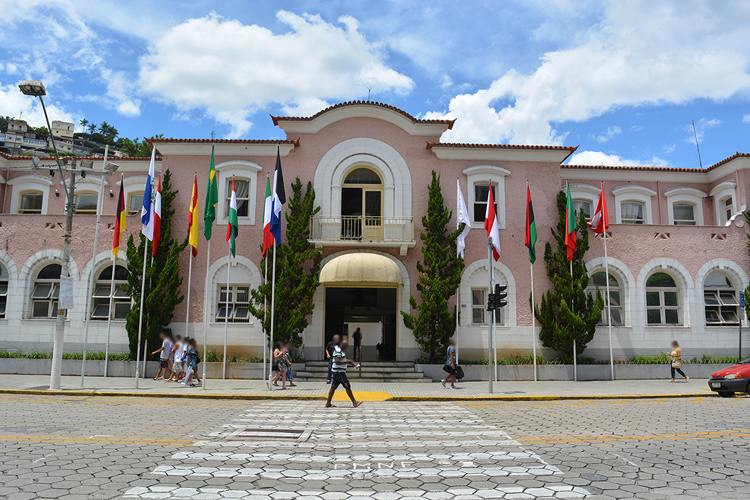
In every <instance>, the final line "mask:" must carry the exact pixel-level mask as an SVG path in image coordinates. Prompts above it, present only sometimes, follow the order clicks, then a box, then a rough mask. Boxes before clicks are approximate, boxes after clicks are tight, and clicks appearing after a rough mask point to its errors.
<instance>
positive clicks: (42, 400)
mask: <svg viewBox="0 0 750 500" xmlns="http://www.w3.org/2000/svg"><path fill="white" fill-rule="evenodd" d="M63 397H74V398H80V397H81V396H63ZM0 402H12V403H28V402H34V403H76V404H86V405H128V406H130V405H133V404H135V405H143V406H165V405H174V400H171V399H164V400H163V401H153V398H150V400H148V401H140V400H138V399H135V398H128V399H127V400H125V399H122V398H121V399H119V400H112V401H107V400H104V399H102V400H91V401H88V400H84V399H56V398H54V397H50V396H45V397H44V398H40V399H20V398H0ZM247 404H248V401H240V402H236V401H225V402H221V403H203V402H195V403H191V406H232V405H247Z"/></svg>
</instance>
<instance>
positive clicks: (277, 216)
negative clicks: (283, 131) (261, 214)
mask: <svg viewBox="0 0 750 500" xmlns="http://www.w3.org/2000/svg"><path fill="white" fill-rule="evenodd" d="M284 203H286V192H285V191H284V176H283V175H282V174H281V156H280V155H279V148H278V147H277V148H276V170H275V171H274V173H273V200H272V202H271V234H272V235H273V239H274V240H276V244H281V206H282V205H283V204H284Z"/></svg>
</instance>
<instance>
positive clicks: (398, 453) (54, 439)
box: [0, 394, 750, 500]
mask: <svg viewBox="0 0 750 500" xmlns="http://www.w3.org/2000/svg"><path fill="white" fill-rule="evenodd" d="M336 404H337V407H336V408H332V409H325V408H323V406H322V402H320V401H299V400H289V401H281V400H266V401H233V400H208V399H175V398H138V397H108V396H96V397H80V396H65V395H14V394H2V395H0V456H1V457H2V460H1V462H2V464H1V465H0V497H2V498H9V499H11V500H20V499H32V498H65V499H84V498H131V499H147V498H164V499H194V500H198V499H203V500H210V499H217V500H218V499H225V498H235V499H287V498H288V499H299V500H303V499H304V500H307V499H309V500H315V499H325V500H347V499H352V498H374V499H377V500H398V499H402V498H428V499H432V500H443V499H446V500H447V499H489V498H508V499H530V498H587V499H598V498H601V499H606V498H652V499H657V498H750V467H749V466H748V459H747V457H748V456H749V454H750V418H748V414H749V413H750V412H749V410H750V398H748V397H742V398H739V397H738V398H732V399H721V398H716V397H690V398H664V399H658V398H655V399H642V400H639V399H623V400H575V401H515V402H504V401H465V402H458V401H437V402H394V401H386V402H367V403H365V404H364V405H363V406H362V407H360V408H357V409H354V408H351V406H350V404H348V403H347V402H344V401H337V402H336Z"/></svg>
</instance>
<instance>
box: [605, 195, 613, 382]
mask: <svg viewBox="0 0 750 500" xmlns="http://www.w3.org/2000/svg"><path fill="white" fill-rule="evenodd" d="M603 189H604V186H603V185H602V190H603ZM602 224H603V226H604V231H603V232H604V272H605V273H607V330H608V333H609V371H610V375H611V376H612V380H614V379H615V360H614V357H613V356H612V298H611V297H610V295H609V259H608V258H607V228H606V224H605V223H604V221H602Z"/></svg>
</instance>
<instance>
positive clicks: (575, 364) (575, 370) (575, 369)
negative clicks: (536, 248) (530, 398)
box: [570, 260, 578, 382]
mask: <svg viewBox="0 0 750 500" xmlns="http://www.w3.org/2000/svg"><path fill="white" fill-rule="evenodd" d="M570 281H571V282H572V281H573V261H572V260H571V261H570ZM570 310H571V312H572V311H573V304H572V303H571V304H570ZM577 353H578V349H576V339H575V337H573V381H574V382H578V354H577Z"/></svg>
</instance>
